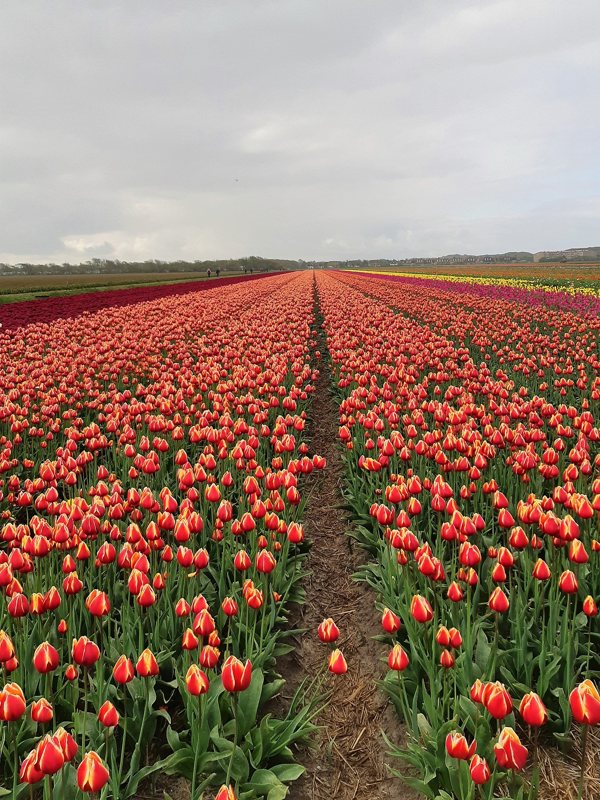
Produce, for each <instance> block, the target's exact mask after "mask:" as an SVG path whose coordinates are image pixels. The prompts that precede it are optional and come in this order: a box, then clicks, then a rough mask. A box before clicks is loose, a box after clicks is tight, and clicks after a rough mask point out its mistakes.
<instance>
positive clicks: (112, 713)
mask: <svg viewBox="0 0 600 800" xmlns="http://www.w3.org/2000/svg"><path fill="white" fill-rule="evenodd" d="M98 720H99V722H101V723H102V725H104V727H105V728H114V727H115V726H116V725H118V724H119V712H118V711H117V709H116V708H115V707H114V705H113V704H112V703H111V702H110V700H107V701H106V702H105V703H104V704H103V705H102V706H101V707H100V711H99V712H98Z"/></svg>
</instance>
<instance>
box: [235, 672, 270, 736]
mask: <svg viewBox="0 0 600 800" xmlns="http://www.w3.org/2000/svg"><path fill="white" fill-rule="evenodd" d="M263 683H264V676H263V672H262V670H261V669H257V670H254V671H253V672H252V680H251V681H250V686H249V687H248V688H247V689H246V690H245V691H244V692H241V693H240V696H239V700H238V705H237V711H236V719H237V724H238V735H239V736H240V737H244V736H245V735H246V734H247V733H249V732H250V731H251V730H252V728H254V726H255V725H256V716H257V714H258V706H259V703H260V698H261V694H262V688H263Z"/></svg>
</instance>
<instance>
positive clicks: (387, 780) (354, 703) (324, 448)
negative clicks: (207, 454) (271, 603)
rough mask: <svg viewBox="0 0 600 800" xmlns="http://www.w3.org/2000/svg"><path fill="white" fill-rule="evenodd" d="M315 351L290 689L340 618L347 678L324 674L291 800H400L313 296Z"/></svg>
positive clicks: (319, 654)
mask: <svg viewBox="0 0 600 800" xmlns="http://www.w3.org/2000/svg"><path fill="white" fill-rule="evenodd" d="M315 304H316V311H317V322H318V325H319V329H318V340H317V341H318V345H317V347H318V349H319V351H320V352H321V354H322V359H321V363H320V364H319V367H320V374H319V378H318V381H317V385H316V392H315V395H314V398H313V404H312V410H311V417H312V442H311V449H312V451H313V452H316V453H319V454H320V455H323V456H325V457H326V459H327V468H326V469H325V470H324V471H323V472H322V473H320V474H319V475H318V476H316V477H315V478H314V483H313V485H312V486H311V491H310V496H309V499H308V502H307V506H306V509H305V515H304V527H305V531H306V535H307V538H308V540H309V541H310V542H311V550H310V557H309V571H310V574H309V576H308V577H307V579H306V583H305V586H306V603H305V605H304V606H303V607H302V609H301V610H300V613H299V619H298V620H297V622H298V625H299V626H300V627H302V628H306V629H307V632H306V633H305V634H304V636H303V637H302V638H301V639H300V641H299V643H298V647H297V648H296V650H295V651H294V654H293V656H292V661H293V664H292V665H290V666H291V667H292V668H291V669H290V670H289V672H290V674H289V675H288V676H287V677H288V680H289V682H290V683H291V685H292V687H294V686H296V685H298V684H299V682H300V681H301V680H302V679H303V678H304V677H307V676H310V677H312V676H314V675H315V674H316V673H318V672H319V671H321V670H322V669H323V664H324V663H325V662H326V661H327V658H328V654H329V649H328V646H327V645H324V644H322V643H321V642H320V641H319V640H318V638H317V634H316V631H317V627H318V625H319V623H320V622H321V621H322V620H323V619H324V618H325V617H333V619H334V620H335V622H336V623H337V625H338V627H339V628H340V631H341V636H340V639H339V640H338V642H337V643H336V644H337V645H339V647H340V649H341V650H342V652H343V653H344V655H345V657H346V660H347V662H348V673H347V674H346V675H343V676H340V677H337V676H333V675H327V678H326V680H325V686H326V687H327V688H330V689H331V692H332V695H331V700H330V702H329V704H328V705H327V706H326V707H325V708H324V710H323V711H322V713H321V715H320V717H319V719H318V720H317V723H318V724H319V726H320V733H319V735H318V736H317V741H316V742H315V746H314V747H313V748H312V749H311V750H310V751H309V752H308V753H306V754H303V757H301V759H300V760H301V761H302V763H304V764H305V766H306V769H307V772H306V775H305V776H304V777H303V778H301V779H300V780H299V781H298V782H296V783H295V784H294V785H293V787H292V789H291V792H290V797H291V798H292V800H325V798H327V800H330V798H332V797H335V798H336V800H366V799H367V798H369V800H392V798H393V800H401V798H409V797H412V796H414V795H411V793H410V791H409V790H408V789H407V788H406V787H405V786H404V785H403V784H402V783H401V782H400V781H399V780H398V779H397V778H394V777H392V776H390V775H389V772H388V770H387V767H386V760H387V759H386V747H385V743H384V741H383V738H382V736H381V731H382V729H385V731H386V733H387V734H388V736H390V737H391V739H392V740H398V739H400V738H401V737H402V733H401V726H400V724H399V721H398V718H397V715H396V714H395V712H394V710H393V709H392V708H391V706H389V704H388V702H387V699H386V698H385V696H384V695H383V693H382V692H381V691H379V690H378V689H377V687H376V681H377V680H379V679H380V678H382V677H383V674H384V672H385V665H384V663H382V661H381V660H380V656H381V655H382V654H383V650H382V648H380V647H378V646H374V643H373V641H372V639H371V637H372V636H374V635H376V634H377V633H378V632H379V630H380V628H379V618H378V615H377V612H376V610H375V607H374V597H373V594H372V592H371V591H370V590H369V589H368V588H367V587H366V586H365V585H364V584H361V583H357V582H356V581H355V580H353V577H352V576H353V574H354V573H355V572H356V570H357V569H358V568H359V567H360V566H361V564H363V563H364V560H365V556H364V554H363V552H362V551H361V550H360V548H359V547H358V545H357V544H356V543H355V542H354V541H353V539H351V537H349V536H348V535H347V531H348V529H349V527H350V526H351V520H350V518H349V515H348V513H347V512H346V511H345V509H344V506H343V497H342V486H343V479H344V476H343V462H342V458H341V453H340V450H339V444H338V426H339V423H338V409H337V407H336V403H335V401H334V398H333V395H332V386H331V372H330V370H329V368H328V367H329V362H328V358H327V342H326V338H325V335H324V332H323V331H322V329H321V327H320V322H321V319H320V313H319V307H318V295H317V293H316V288H315Z"/></svg>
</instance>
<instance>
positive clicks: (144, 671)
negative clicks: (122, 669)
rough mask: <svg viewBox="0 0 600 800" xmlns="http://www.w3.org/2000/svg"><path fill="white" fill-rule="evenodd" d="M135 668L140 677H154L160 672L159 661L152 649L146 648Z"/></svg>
mask: <svg viewBox="0 0 600 800" xmlns="http://www.w3.org/2000/svg"><path fill="white" fill-rule="evenodd" d="M135 669H136V672H137V674H138V675H139V676H140V678H153V677H155V676H156V675H158V674H159V669H158V663H157V661H156V658H155V657H154V654H153V653H152V651H151V650H149V649H148V648H146V649H145V650H144V651H143V653H142V654H141V655H140V657H139V658H138V660H137V663H136V665H135Z"/></svg>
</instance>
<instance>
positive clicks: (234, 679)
mask: <svg viewBox="0 0 600 800" xmlns="http://www.w3.org/2000/svg"><path fill="white" fill-rule="evenodd" d="M251 680H252V664H251V662H250V661H246V663H245V664H243V663H242V662H241V661H240V660H239V659H237V658H236V657H235V656H229V657H228V658H227V659H226V660H225V662H224V664H223V666H222V668H221V681H222V682H223V686H224V687H225V689H226V691H228V692H243V691H244V690H245V689H247V688H248V686H250V681H251Z"/></svg>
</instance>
